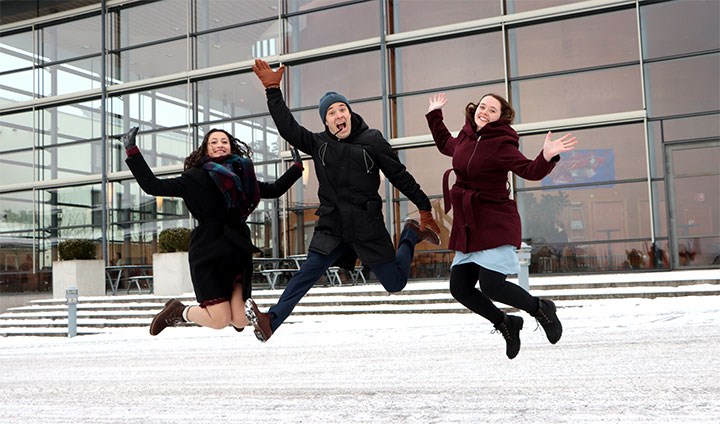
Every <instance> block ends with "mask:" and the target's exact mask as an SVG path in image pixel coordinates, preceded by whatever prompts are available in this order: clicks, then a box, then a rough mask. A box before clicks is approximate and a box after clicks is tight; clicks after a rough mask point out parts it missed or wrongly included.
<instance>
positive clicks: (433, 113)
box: [425, 93, 457, 156]
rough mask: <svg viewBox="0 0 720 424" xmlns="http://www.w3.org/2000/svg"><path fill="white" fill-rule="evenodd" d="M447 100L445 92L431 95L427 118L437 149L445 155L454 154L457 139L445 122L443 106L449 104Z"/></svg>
mask: <svg viewBox="0 0 720 424" xmlns="http://www.w3.org/2000/svg"><path fill="white" fill-rule="evenodd" d="M447 101H448V100H447V97H446V96H445V93H437V94H434V95H432V96H430V101H429V105H428V111H427V114H425V119H427V122H428V128H430V132H431V133H432V137H433V141H434V142H435V146H436V147H437V149H438V150H439V151H440V153H442V154H444V155H447V156H452V155H453V152H454V151H455V145H456V144H457V139H456V138H453V136H452V134H450V131H448V129H447V127H446V126H445V123H444V122H443V114H442V108H443V106H445V104H447Z"/></svg>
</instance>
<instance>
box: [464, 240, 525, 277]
mask: <svg viewBox="0 0 720 424" xmlns="http://www.w3.org/2000/svg"><path fill="white" fill-rule="evenodd" d="M467 263H474V264H478V265H480V266H481V267H483V268H487V269H489V270H491V271H495V272H499V273H501V274H505V275H512V274H517V273H519V272H520V262H519V261H518V257H517V253H516V251H515V246H510V245H509V244H506V245H504V246H500V247H496V248H494V249H488V250H481V251H479V252H470V253H463V252H460V251H456V252H455V258H454V259H453V262H452V265H451V267H453V266H455V265H460V264H467Z"/></svg>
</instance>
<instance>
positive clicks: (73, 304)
mask: <svg viewBox="0 0 720 424" xmlns="http://www.w3.org/2000/svg"><path fill="white" fill-rule="evenodd" d="M65 299H67V306H68V337H75V336H77V302H78V289H77V287H68V288H66V289H65Z"/></svg>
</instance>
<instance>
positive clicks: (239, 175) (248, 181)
mask: <svg viewBox="0 0 720 424" xmlns="http://www.w3.org/2000/svg"><path fill="white" fill-rule="evenodd" d="M202 167H203V169H205V170H206V171H207V172H208V174H209V175H210V178H212V179H213V181H215V184H216V185H217V187H218V188H219V189H220V192H221V193H222V194H223V196H224V197H225V204H226V206H227V208H228V209H239V210H240V213H241V214H242V216H243V218H247V217H248V216H249V215H250V214H251V213H252V211H254V210H255V208H256V207H257V205H258V203H259V202H260V187H259V186H258V182H257V178H256V177H255V168H254V167H253V163H252V161H251V160H250V158H245V157H240V156H238V155H230V156H223V157H219V158H208V160H207V161H206V162H205V163H203V164H202Z"/></svg>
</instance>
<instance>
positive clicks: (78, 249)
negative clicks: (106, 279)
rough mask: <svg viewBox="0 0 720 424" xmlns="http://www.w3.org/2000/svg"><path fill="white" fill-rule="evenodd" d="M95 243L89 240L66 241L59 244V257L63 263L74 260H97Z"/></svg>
mask: <svg viewBox="0 0 720 424" xmlns="http://www.w3.org/2000/svg"><path fill="white" fill-rule="evenodd" d="M96 255H97V251H96V249H95V242H93V241H92V240H87V239H72V240H65V241H62V242H60V243H59V244H58V256H59V257H60V260H61V261H70V260H74V259H95V257H96Z"/></svg>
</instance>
